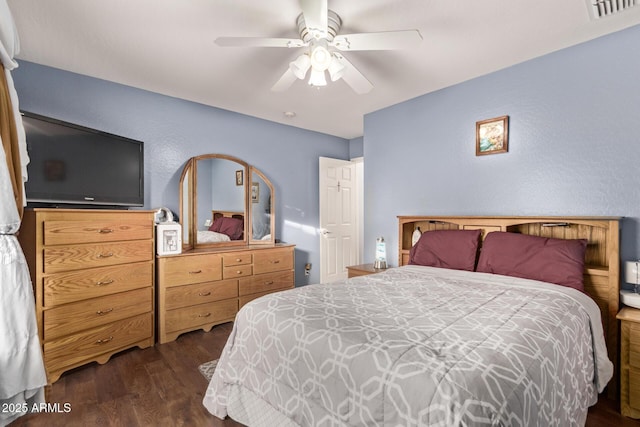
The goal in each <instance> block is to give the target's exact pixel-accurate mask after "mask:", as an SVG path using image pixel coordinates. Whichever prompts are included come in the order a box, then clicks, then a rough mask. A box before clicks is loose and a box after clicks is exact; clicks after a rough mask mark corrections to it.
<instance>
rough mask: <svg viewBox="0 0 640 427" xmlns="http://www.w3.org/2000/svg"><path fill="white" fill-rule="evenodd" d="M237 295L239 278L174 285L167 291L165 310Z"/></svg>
mask: <svg viewBox="0 0 640 427" xmlns="http://www.w3.org/2000/svg"><path fill="white" fill-rule="evenodd" d="M237 296H238V281H237V280H221V281H219V282H207V283H196V284H195V285H186V286H174V287H171V288H169V289H167V291H166V293H165V300H164V308H165V310H172V309H174V308H180V307H187V306H191V305H198V304H202V303H206V302H213V301H220V300H225V299H229V298H236V297H237Z"/></svg>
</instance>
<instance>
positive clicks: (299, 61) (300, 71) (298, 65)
mask: <svg viewBox="0 0 640 427" xmlns="http://www.w3.org/2000/svg"><path fill="white" fill-rule="evenodd" d="M309 67H311V59H310V58H309V55H307V54H306V53H305V54H303V55H300V56H299V57H298V58H296V60H295V61H293V62H290V63H289V68H290V69H291V71H292V72H293V74H294V75H295V76H296V77H297V78H299V79H300V80H302V79H304V77H305V76H306V75H307V71H308V70H309Z"/></svg>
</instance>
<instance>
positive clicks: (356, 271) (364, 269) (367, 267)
mask: <svg viewBox="0 0 640 427" xmlns="http://www.w3.org/2000/svg"><path fill="white" fill-rule="evenodd" d="M385 270H386V268H373V264H360V265H350V266H349V267H347V274H348V276H347V277H349V278H352V277H358V276H366V275H367V274H375V273H380V272H382V271H385Z"/></svg>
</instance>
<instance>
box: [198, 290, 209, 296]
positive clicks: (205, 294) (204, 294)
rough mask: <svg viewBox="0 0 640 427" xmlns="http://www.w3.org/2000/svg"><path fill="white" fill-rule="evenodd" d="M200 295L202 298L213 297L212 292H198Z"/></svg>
mask: <svg viewBox="0 0 640 427" xmlns="http://www.w3.org/2000/svg"><path fill="white" fill-rule="evenodd" d="M198 295H200V296H201V297H208V296H209V295H211V291H209V292H198Z"/></svg>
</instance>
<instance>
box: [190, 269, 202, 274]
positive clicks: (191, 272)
mask: <svg viewBox="0 0 640 427" xmlns="http://www.w3.org/2000/svg"><path fill="white" fill-rule="evenodd" d="M200 273H202V270H194V271H190V272H189V274H200Z"/></svg>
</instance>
